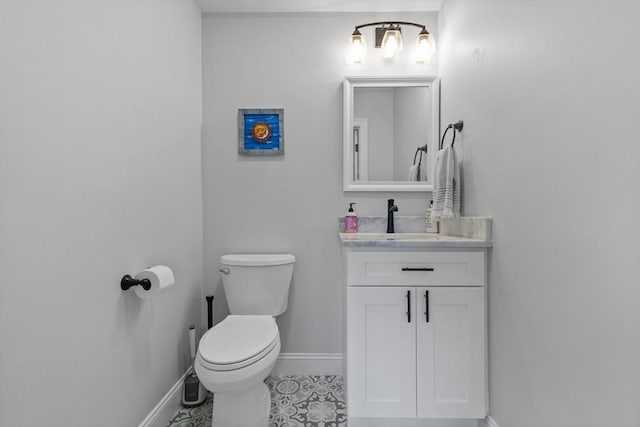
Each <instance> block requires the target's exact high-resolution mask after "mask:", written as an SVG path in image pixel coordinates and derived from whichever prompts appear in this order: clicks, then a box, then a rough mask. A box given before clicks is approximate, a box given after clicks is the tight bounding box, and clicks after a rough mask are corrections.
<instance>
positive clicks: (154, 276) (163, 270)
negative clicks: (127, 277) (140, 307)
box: [134, 265, 176, 299]
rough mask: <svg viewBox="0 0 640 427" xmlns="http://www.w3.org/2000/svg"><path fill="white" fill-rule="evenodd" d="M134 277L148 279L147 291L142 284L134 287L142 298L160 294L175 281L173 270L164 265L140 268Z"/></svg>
mask: <svg viewBox="0 0 640 427" xmlns="http://www.w3.org/2000/svg"><path fill="white" fill-rule="evenodd" d="M136 279H138V280H142V279H149V281H150V282H151V289H149V290H148V291H145V290H144V289H143V288H142V286H135V287H134V290H135V292H136V294H138V296H139V297H140V298H142V299H146V298H151V297H153V296H156V295H160V294H161V293H163V292H164V291H166V290H167V289H168V288H169V287H170V286H172V285H173V284H174V283H175V282H176V278H175V277H174V276H173V271H171V269H170V268H169V267H167V266H166V265H156V266H155V267H150V268H147V269H145V270H142V271H141V272H139V273H138V274H136Z"/></svg>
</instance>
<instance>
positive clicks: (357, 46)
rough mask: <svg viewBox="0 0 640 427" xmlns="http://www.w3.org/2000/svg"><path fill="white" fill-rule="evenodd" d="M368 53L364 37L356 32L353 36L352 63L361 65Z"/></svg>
mask: <svg viewBox="0 0 640 427" xmlns="http://www.w3.org/2000/svg"><path fill="white" fill-rule="evenodd" d="M366 53H367V42H366V41H365V39H364V36H363V35H362V34H360V32H359V31H358V34H356V33H355V32H354V34H352V35H351V62H354V63H357V64H359V63H361V62H362V61H363V60H364V55H365V54H366Z"/></svg>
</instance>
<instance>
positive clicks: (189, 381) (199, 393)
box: [182, 325, 208, 408]
mask: <svg viewBox="0 0 640 427" xmlns="http://www.w3.org/2000/svg"><path fill="white" fill-rule="evenodd" d="M189 350H190V352H191V362H192V364H191V372H189V373H188V374H187V376H186V377H185V378H184V384H183V385H182V406H184V407H186V408H192V407H194V406H199V405H202V404H203V403H204V401H205V400H206V399H207V393H208V392H207V389H206V388H204V386H203V385H202V383H201V382H200V380H199V379H198V376H197V375H196V371H195V369H194V368H193V360H194V359H195V357H196V327H195V326H193V325H191V326H190V327H189Z"/></svg>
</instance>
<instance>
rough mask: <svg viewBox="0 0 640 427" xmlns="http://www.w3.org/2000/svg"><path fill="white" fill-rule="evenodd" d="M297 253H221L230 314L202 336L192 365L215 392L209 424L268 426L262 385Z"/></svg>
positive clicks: (275, 350) (274, 355)
mask: <svg viewBox="0 0 640 427" xmlns="http://www.w3.org/2000/svg"><path fill="white" fill-rule="evenodd" d="M294 262H295V257H294V256H293V255H290V254H276V255H258V254H256V255H225V256H223V257H222V258H221V264H222V266H223V268H222V269H220V271H221V273H222V274H223V276H222V278H223V285H224V288H225V293H226V296H227V300H228V301H227V302H228V303H229V308H230V311H231V314H230V315H229V316H227V317H226V318H225V319H224V320H223V321H222V322H220V323H218V324H217V325H215V326H214V327H213V328H211V329H209V330H208V331H207V332H206V333H205V334H204V335H203V336H202V338H201V339H200V344H199V346H198V352H197V355H196V359H195V363H194V368H195V370H196V374H197V375H198V378H199V379H200V381H201V382H202V384H203V385H204V387H205V388H206V389H207V390H209V391H212V392H213V393H214V397H213V417H212V425H213V427H267V425H268V421H269V410H270V407H271V399H270V395H269V390H268V388H267V386H266V385H265V383H264V380H265V378H266V377H267V376H268V375H269V373H270V372H271V370H272V369H273V367H274V366H275V364H276V361H277V359H278V355H279V354H280V334H279V331H278V326H277V324H276V321H275V318H274V316H277V315H279V314H281V313H283V312H284V311H285V310H286V308H287V299H288V293H289V283H290V281H291V275H292V272H293V263H294Z"/></svg>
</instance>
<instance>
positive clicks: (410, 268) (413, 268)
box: [402, 267, 433, 271]
mask: <svg viewBox="0 0 640 427" xmlns="http://www.w3.org/2000/svg"><path fill="white" fill-rule="evenodd" d="M402 271H433V268H432V267H402Z"/></svg>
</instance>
